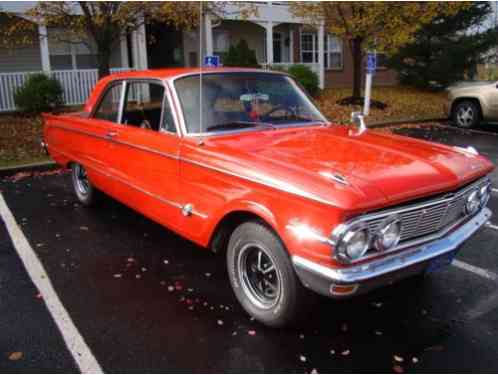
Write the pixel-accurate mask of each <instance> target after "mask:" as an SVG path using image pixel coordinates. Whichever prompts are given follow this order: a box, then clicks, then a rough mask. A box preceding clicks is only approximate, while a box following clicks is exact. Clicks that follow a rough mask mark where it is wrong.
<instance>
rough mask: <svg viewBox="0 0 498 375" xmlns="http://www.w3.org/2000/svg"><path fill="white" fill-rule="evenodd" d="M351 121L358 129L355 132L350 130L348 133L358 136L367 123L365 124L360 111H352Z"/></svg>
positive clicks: (363, 131) (363, 130)
mask: <svg viewBox="0 0 498 375" xmlns="http://www.w3.org/2000/svg"><path fill="white" fill-rule="evenodd" d="M351 122H352V123H354V124H355V125H356V126H357V127H358V130H357V131H356V132H354V131H351V130H350V131H349V135H353V136H358V135H361V134H363V133H365V132H366V131H367V125H366V124H365V117H364V116H363V115H362V113H361V112H352V113H351Z"/></svg>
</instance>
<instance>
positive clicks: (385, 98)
mask: <svg viewBox="0 0 498 375" xmlns="http://www.w3.org/2000/svg"><path fill="white" fill-rule="evenodd" d="M350 95H351V89H325V90H323V92H322V93H321V95H320V96H319V97H318V99H317V101H316V102H317V104H318V106H319V107H320V110H321V111H322V112H323V114H324V115H325V116H326V117H327V118H328V119H329V120H330V121H332V122H336V123H340V124H344V123H349V122H350V118H351V112H353V111H362V110H363V107H362V106H359V105H352V106H342V105H339V104H337V101H338V100H340V99H343V98H345V97H347V96H350ZM372 99H375V100H378V101H380V102H383V103H385V104H387V108H385V109H384V110H380V109H375V108H371V109H370V114H369V116H368V117H367V119H366V122H367V124H368V123H369V122H370V123H372V122H378V121H399V120H405V119H409V120H410V121H413V120H418V119H428V118H445V117H446V114H445V113H444V110H443V105H444V103H445V102H446V93H445V92H438V93H435V92H431V91H422V90H418V89H413V88H407V87H401V86H398V87H374V88H373V90H372Z"/></svg>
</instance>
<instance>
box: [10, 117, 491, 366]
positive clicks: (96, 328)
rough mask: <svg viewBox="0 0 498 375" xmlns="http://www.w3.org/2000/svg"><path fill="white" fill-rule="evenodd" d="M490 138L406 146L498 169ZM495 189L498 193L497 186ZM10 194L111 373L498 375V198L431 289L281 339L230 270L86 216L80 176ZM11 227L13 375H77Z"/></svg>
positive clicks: (319, 317)
mask: <svg viewBox="0 0 498 375" xmlns="http://www.w3.org/2000/svg"><path fill="white" fill-rule="evenodd" d="M496 129H498V127H497V128H496ZM481 130H482V131H481ZM481 130H480V131H477V132H474V131H461V130H457V129H454V128H450V127H439V126H433V127H417V128H405V129H399V130H397V132H399V133H403V134H407V135H410V136H415V137H420V138H424V139H430V140H434V141H439V142H442V143H447V144H452V145H459V146H467V145H472V146H474V147H475V148H476V149H477V150H479V151H480V152H481V153H483V154H484V155H486V156H487V157H489V158H490V159H491V160H492V161H493V162H494V163H495V164H498V131H493V129H491V128H490V127H488V128H486V127H485V128H483V129H481ZM492 179H493V182H494V186H495V187H497V188H498V172H494V173H493V176H492ZM0 189H1V193H2V195H3V198H4V200H5V202H6V204H7V206H8V207H9V209H10V211H11V212H12V215H13V217H14V219H15V221H16V222H17V224H18V226H19V228H20V229H21V230H22V233H23V235H24V236H25V237H26V239H27V240H28V242H29V244H30V246H31V248H32V249H33V250H34V252H35V253H36V255H37V257H38V259H39V260H40V262H41V263H42V265H43V267H44V268H45V271H46V276H44V275H42V276H40V277H41V278H42V279H44V278H46V279H49V280H51V283H52V285H53V289H54V291H55V293H56V294H57V296H58V298H59V300H60V302H61V303H62V305H63V306H64V308H65V310H66V312H67V315H68V316H69V317H70V319H71V320H72V322H73V323H74V326H75V327H76V328H77V330H78V332H79V334H80V335H81V337H82V338H83V339H84V342H85V343H86V348H87V349H88V350H89V351H91V353H92V354H93V356H94V359H95V361H96V362H97V363H98V366H99V367H100V368H101V369H102V370H103V371H105V372H125V373H128V372H138V373H143V372H152V373H156V372H181V373H183V372H207V373H211V372H242V373H247V372H257V373H259V372H292V373H294V372H319V373H320V372H359V371H362V372H397V373H401V372H406V373H417V372H498V288H497V286H498V276H496V275H497V274H498V226H494V225H495V224H496V225H498V214H496V213H498V190H495V191H494V193H493V196H492V199H491V201H490V203H489V206H490V207H491V209H492V210H493V211H494V212H495V215H497V216H495V217H493V218H492V219H491V225H490V226H487V227H485V228H483V229H482V230H481V231H480V232H479V233H478V234H477V235H476V236H475V237H474V238H473V239H472V240H471V241H470V242H468V243H467V244H465V246H464V247H463V248H462V249H461V250H460V252H459V254H458V256H457V258H456V262H454V263H453V265H451V266H448V267H445V268H444V269H441V270H439V271H438V272H436V273H433V274H431V275H430V276H429V277H428V278H426V280H425V281H424V282H423V283H422V284H420V283H417V282H415V281H413V280H407V281H405V282H402V283H399V284H397V285H394V286H391V287H387V288H383V289H380V290H377V291H375V292H373V293H371V294H369V295H367V296H362V297H358V298H356V299H352V300H348V301H342V302H336V301H332V300H328V299H324V298H320V299H319V301H318V303H317V304H316V306H315V307H314V309H313V312H312V313H311V314H310V316H309V318H308V319H306V321H305V322H304V323H301V324H300V325H299V326H296V327H293V328H287V329H270V328H266V327H264V326H262V325H260V324H258V323H257V322H255V321H253V320H251V318H250V317H249V316H247V315H246V314H245V313H244V312H243V311H242V309H241V308H240V307H239V306H238V304H237V302H236V300H235V297H234V296H233V294H232V291H231V289H230V285H229V281H228V279H227V274H226V272H225V270H224V265H225V263H224V262H225V260H224V258H222V257H219V256H215V255H212V254H211V253H209V252H208V251H205V250H203V249H200V248H198V247H197V246H195V245H193V244H192V243H190V242H189V241H187V240H185V239H182V238H180V237H178V236H177V235H175V234H174V233H172V232H170V231H168V230H166V229H164V228H163V227H161V226H159V225H157V224H155V223H153V222H151V221H149V220H147V219H145V218H144V217H142V216H141V215H139V214H137V213H135V212H133V211H132V210H130V209H128V208H127V207H125V206H123V205H121V204H119V203H117V202H115V201H113V200H111V199H106V200H104V201H103V202H102V204H101V206H100V207H98V208H94V209H87V208H84V207H82V206H80V205H79V204H78V203H77V202H76V198H75V197H74V196H73V193H72V187H71V181H70V177H69V175H68V174H67V173H55V174H47V175H41V176H31V177H26V178H23V179H20V180H18V181H13V180H12V179H10V180H9V179H7V180H4V181H3V182H1V183H0ZM4 222H5V218H3V222H0V246H1V249H0V317H1V318H0V332H1V335H0V372H16V373H17V372H78V371H79V367H78V366H79V363H80V362H79V360H78V358H77V357H78V356H84V355H85V354H84V353H78V351H77V350H75V347H76V348H77V349H78V348H79V347H77V345H76V344H74V343H73V342H72V341H71V340H69V342H68V339H67V337H66V338H65V337H64V333H63V331H62V330H61V329H59V328H58V326H57V324H56V321H55V320H54V319H53V317H52V315H51V314H50V312H49V309H48V308H47V305H46V301H47V300H48V299H49V296H44V295H43V293H41V292H40V291H39V290H38V289H37V287H36V286H35V284H34V283H33V281H32V278H31V277H30V276H29V275H28V273H27V272H26V270H25V268H24V267H23V264H22V262H21V259H20V258H19V256H18V254H17V252H16V250H15V247H14V243H13V239H12V238H11V236H9V233H8V232H7V230H6V227H5V224H4ZM47 304H48V303H47ZM66 334H67V333H66ZM73 344H74V345H73ZM71 348H72V349H71ZM75 358H76V359H75Z"/></svg>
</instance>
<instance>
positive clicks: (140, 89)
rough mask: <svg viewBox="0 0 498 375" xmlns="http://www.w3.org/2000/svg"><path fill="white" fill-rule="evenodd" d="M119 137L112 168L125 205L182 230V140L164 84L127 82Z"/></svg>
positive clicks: (143, 81)
mask: <svg viewBox="0 0 498 375" xmlns="http://www.w3.org/2000/svg"><path fill="white" fill-rule="evenodd" d="M116 133H117V134H116V136H115V137H114V138H113V141H114V142H113V144H114V147H115V148H114V150H113V152H112V153H113V155H112V165H113V168H114V169H115V174H116V178H117V180H118V183H120V188H121V191H120V192H119V194H121V195H122V198H123V199H122V200H123V201H124V202H125V203H126V204H128V205H129V206H131V207H133V208H135V209H136V210H138V211H140V212H142V213H143V214H144V215H146V216H149V217H150V218H152V219H154V220H155V221H158V222H160V223H161V224H163V225H165V226H168V227H170V228H172V229H176V228H177V223H178V220H179V218H180V217H181V208H182V206H181V202H180V201H179V199H178V177H179V160H178V152H179V144H180V138H179V137H178V134H177V133H176V128H175V125H174V123H173V120H172V114H171V107H170V101H169V98H168V97H167V95H166V91H165V88H164V85H163V83H162V82H160V81H150V80H128V81H127V83H126V91H125V98H124V105H123V114H122V118H121V124H120V125H118V126H117V128H116Z"/></svg>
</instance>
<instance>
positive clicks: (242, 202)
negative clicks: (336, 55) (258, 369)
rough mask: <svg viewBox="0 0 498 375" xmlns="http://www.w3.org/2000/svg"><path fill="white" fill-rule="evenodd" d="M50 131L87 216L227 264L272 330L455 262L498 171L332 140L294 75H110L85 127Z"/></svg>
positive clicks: (361, 136)
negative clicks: (102, 206)
mask: <svg viewBox="0 0 498 375" xmlns="http://www.w3.org/2000/svg"><path fill="white" fill-rule="evenodd" d="M200 87H202V90H200ZM44 119H45V127H44V140H45V145H46V147H47V148H48V151H49V152H50V155H51V156H52V157H53V159H54V160H56V161H57V163H59V164H61V165H63V166H66V167H70V168H71V169H72V181H73V185H74V191H75V194H76V197H77V198H78V199H79V201H80V202H81V203H82V204H84V205H92V204H94V203H96V202H97V198H98V196H99V195H100V192H104V193H106V194H107V195H109V196H111V197H114V198H115V199H117V200H119V201H121V202H123V203H124V204H126V205H128V206H129V207H131V208H133V209H135V210H137V211H139V212H141V213H142V214H144V215H145V216H147V217H149V218H151V219H152V220H155V221H156V222H158V223H160V224H162V225H164V226H165V227H167V228H169V229H171V230H173V231H175V232H176V233H178V234H180V235H182V236H184V237H186V238H188V239H190V240H192V241H193V242H195V243H196V244H198V245H200V246H201V247H203V248H208V249H211V250H212V251H213V252H215V253H218V254H222V255H223V256H224V257H225V258H226V265H227V269H228V274H229V279H230V283H231V286H232V288H233V290H234V292H235V295H236V297H237V299H238V300H239V301H240V303H241V305H242V306H243V307H244V309H245V310H246V311H247V312H248V313H249V314H250V315H252V316H253V317H255V318H256V319H258V320H259V321H261V322H263V323H265V324H267V325H270V326H282V325H284V324H287V323H289V322H291V321H293V320H294V319H295V318H296V317H299V315H300V314H302V313H303V311H304V310H303V307H305V306H303V305H304V304H305V303H304V301H305V300H306V296H307V295H308V293H309V292H308V290H312V291H315V292H317V293H319V294H322V295H324V296H328V297H332V298H337V299H340V298H346V297H351V296H355V295H358V294H361V293H365V292H368V291H370V290H372V289H374V288H376V287H379V286H382V285H386V284H390V283H392V282H394V281H397V280H400V279H403V278H406V277H409V276H413V275H419V274H423V273H425V272H429V271H433V270H435V269H437V268H438V267H440V266H443V265H446V264H448V263H450V262H451V260H452V258H453V257H454V256H455V254H456V251H457V250H458V248H459V247H460V245H461V244H462V243H463V242H464V241H465V240H467V239H468V238H469V237H471V236H472V234H474V233H475V232H476V231H477V230H478V229H479V228H480V227H481V226H482V225H483V224H484V223H485V222H487V221H488V219H489V218H490V215H491V212H490V210H489V209H488V208H486V204H487V202H488V199H489V196H490V186H491V185H490V179H489V178H488V176H487V175H488V174H489V173H490V172H491V171H492V170H493V168H494V167H493V165H492V164H491V163H490V162H489V161H488V160H487V159H486V158H484V157H482V156H480V155H478V154H477V152H475V150H473V149H471V148H469V149H467V148H459V147H449V146H445V145H440V144H436V143H430V142H425V141H421V140H416V139H412V138H406V137H402V136H397V135H391V134H386V133H380V132H374V131H364V130H365V129H364V127H360V129H356V128H355V127H344V126H334V125H333V124H332V123H330V122H329V121H328V120H327V119H326V118H325V117H324V116H323V115H322V114H321V113H320V111H319V110H318V109H317V107H316V106H315V105H314V104H313V102H312V101H311V99H310V98H309V97H308V96H307V95H306V93H305V92H304V91H303V90H302V89H301V88H300V86H299V85H298V84H297V83H296V82H295V81H294V80H293V79H292V78H291V77H290V76H288V75H287V74H285V73H279V72H269V71H262V70H256V69H237V68H219V69H205V70H204V71H203V73H202V75H200V71H199V69H166V70H157V71H143V72H128V73H121V74H115V75H111V76H109V77H107V78H104V79H102V80H101V81H99V82H98V84H97V85H96V87H95V89H94V91H93V93H92V94H91V96H90V98H89V99H88V101H87V103H86V105H85V107H84V110H83V111H82V112H80V113H70V114H62V115H51V114H45V115H44ZM360 120H361V118H360ZM179 251H180V250H179Z"/></svg>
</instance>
